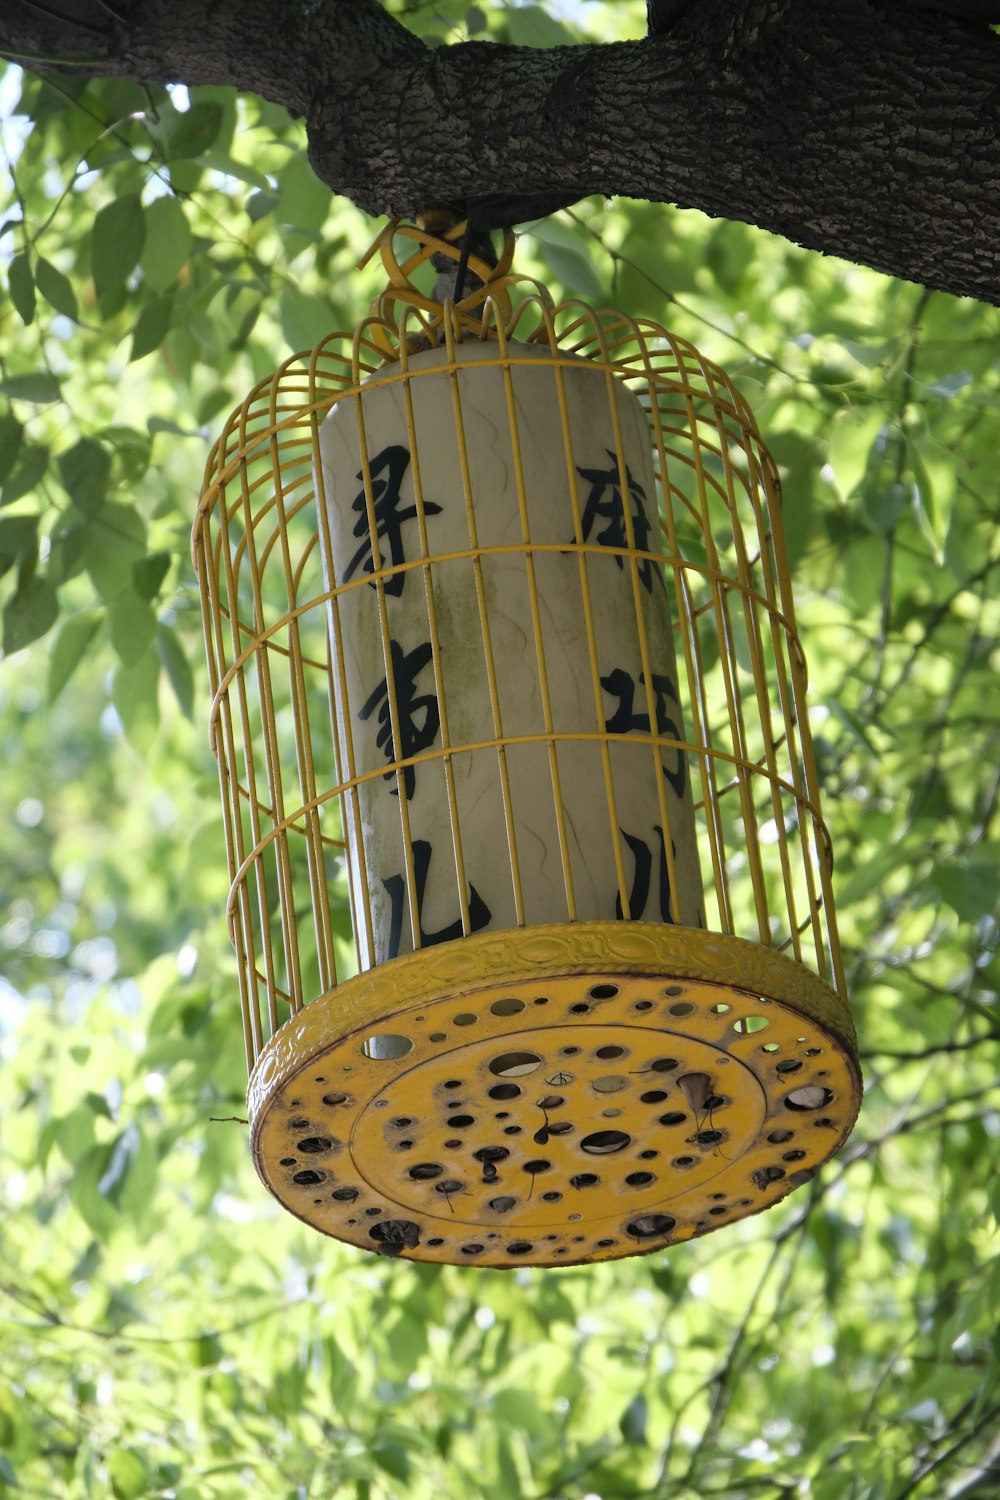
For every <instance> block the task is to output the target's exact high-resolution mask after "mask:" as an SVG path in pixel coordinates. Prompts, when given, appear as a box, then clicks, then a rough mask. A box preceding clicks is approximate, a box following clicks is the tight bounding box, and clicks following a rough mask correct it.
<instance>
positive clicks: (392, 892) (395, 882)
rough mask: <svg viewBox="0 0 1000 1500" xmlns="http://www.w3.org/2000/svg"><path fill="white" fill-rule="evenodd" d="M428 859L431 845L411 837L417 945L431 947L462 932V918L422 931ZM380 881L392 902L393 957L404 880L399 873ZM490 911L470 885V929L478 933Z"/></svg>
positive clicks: (400, 920) (399, 928)
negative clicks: (434, 929)
mask: <svg viewBox="0 0 1000 1500" xmlns="http://www.w3.org/2000/svg"><path fill="white" fill-rule="evenodd" d="M430 862H431V846H430V844H429V843H428V842H427V840H426V839H414V840H413V875H414V879H415V880H416V885H417V914H418V920H419V923H420V946H421V948H430V947H432V946H433V945H434V944H435V943H450V942H451V941H452V940H453V939H454V938H460V937H462V935H463V929H462V918H461V917H457V918H456V919H455V921H454V922H452V923H451V925H450V926H448V927H441V928H439V929H438V931H437V932H425V931H424V927H423V919H422V916H421V913H422V909H423V904H424V887H425V886H426V884H427V871H428V869H429V868H430ZM382 884H383V885H384V886H385V888H386V890H387V891H388V892H389V899H390V900H391V902H392V915H391V917H390V922H389V957H390V958H395V957H396V956H397V954H398V953H399V941H400V938H401V936H402V932H403V914H404V912H405V911H406V879H405V877H404V876H402V875H391V876H390V877H389V879H388V880H383V881H382ZM492 915H493V913H492V912H491V911H490V909H489V907H488V906H487V905H486V902H485V901H484V900H483V898H482V896H480V894H479V892H478V891H477V890H476V887H475V886H474V885H470V886H469V931H470V932H479V930H480V929H481V928H483V927H486V926H487V925H488V924H489V921H490V919H491V917H492Z"/></svg>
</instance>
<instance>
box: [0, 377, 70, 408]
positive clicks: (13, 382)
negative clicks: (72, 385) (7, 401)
mask: <svg viewBox="0 0 1000 1500" xmlns="http://www.w3.org/2000/svg"><path fill="white" fill-rule="evenodd" d="M0 391H3V392H4V394H5V395H7V396H9V397H10V398H11V400H12V401H31V402H32V403H33V404H34V405H35V406H48V405H49V403H50V402H52V401H58V400H59V397H60V395H61V391H60V388H59V382H58V380H57V379H56V377H55V376H54V375H50V374H49V372H48V370H30V371H28V372H26V373H25V374H23V375H5V376H4V377H3V379H2V380H0Z"/></svg>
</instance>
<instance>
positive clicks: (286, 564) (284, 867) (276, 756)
mask: <svg viewBox="0 0 1000 1500" xmlns="http://www.w3.org/2000/svg"><path fill="white" fill-rule="evenodd" d="M278 394H279V392H278V387H277V385H275V386H272V388H271V413H270V416H271V431H270V444H269V446H270V453H271V474H272V482H273V496H274V507H275V525H276V528H277V533H278V539H279V542H280V547H281V557H282V564H283V572H284V581H285V598H286V600H287V602H288V608H287V610H286V612H285V615H284V621H283V623H284V627H285V630H286V632H287V638H288V667H289V675H290V677H291V679H292V685H291V686H292V691H291V700H292V702H291V708H292V719H293V723H294V727H295V738H296V741H297V742H298V740H299V736H300V733H301V723H300V718H299V711H300V709H301V708H302V707H303V705H302V702H301V700H298V701H297V699H296V691H295V689H296V687H297V682H296V666H297V671H298V674H299V675H300V674H301V670H302V663H301V659H299V660H298V662H297V663H296V657H297V656H300V652H299V642H298V621H297V619H296V617H295V605H296V599H295V584H294V581H293V578H292V568H291V561H290V558H289V556H288V534H287V515H286V507H285V484H284V473H283V471H282V449H283V447H284V446H285V442H284V441H283V440H279V437H278V431H277V430H276V429H277V422H278V414H277V410H276V407H277V397H278ZM265 567H266V563H265ZM261 601H262V603H263V589H261ZM281 623H282V621H281V620H280V619H279V620H277V621H275V628H277V626H278V625H280V624H281ZM266 692H267V699H268V709H269V712H268V714H267V716H266V731H267V732H266V734H265V738H264V744H265V754H266V756H267V769H268V781H269V783H270V786H271V796H272V801H273V807H274V822H275V827H276V836H275V845H276V849H275V852H276V855H277V863H278V901H279V905H280V908H281V929H282V934H283V937H284V945H285V954H284V957H285V972H286V974H287V976H288V1001H289V1007H290V1010H291V1013H292V1014H293V1015H295V1014H296V1013H297V1012H298V1011H300V1010H301V1009H302V1004H303V1001H302V963H301V955H300V951H299V933H298V922H297V919H296V911H295V888H294V881H293V878H292V866H291V859H290V856H289V850H288V834H289V828H288V825H287V822H286V814H285V791H284V783H283V777H282V765H281V745H280V742H279V740H278V725H277V714H276V712H275V707H274V686H273V683H272V680H271V666H270V660H268V663H267V683H266ZM296 748H297V749H298V744H297V746H296Z"/></svg>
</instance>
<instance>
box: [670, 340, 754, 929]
mask: <svg viewBox="0 0 1000 1500" xmlns="http://www.w3.org/2000/svg"><path fill="white" fill-rule="evenodd" d="M678 364H679V365H680V367H681V368H682V370H683V374H684V403H685V408H686V411H687V419H688V432H689V438H690V443H691V451H692V455H693V458H694V462H695V479H696V487H697V491H698V510H699V516H700V520H699V526H700V529H701V535H702V540H703V541H704V543H705V561H706V572H705V581H706V584H707V587H708V595H709V599H708V608H709V609H710V610H711V613H712V618H713V619H714V621H715V634H716V644H717V647H718V652H719V664H720V670H721V671H722V674H723V685H724V687H725V690H726V706H727V710H728V717H729V733H730V741H731V743H732V746H733V754H734V774H735V776H736V778H737V785H738V787H739V790H740V798H741V806H742V809H743V819H744V822H746V817H747V813H746V785H745V778H744V777H743V776H742V775H741V774H740V769H739V765H738V761H737V760H736V757H737V756H738V753H739V741H738V736H737V732H736V727H735V723H734V717H733V703H732V697H731V691H730V684H729V678H728V667H729V663H728V659H727V656H726V636H725V627H724V624H723V622H722V618H721V615H720V609H719V579H720V578H721V577H722V576H723V574H722V567H721V564H720V562H719V555H718V551H717V549H716V545H715V538H714V536H713V534H712V517H711V513H710V510H709V503H708V487H707V485H706V482H705V465H704V459H703V456H702V455H703V446H702V442H701V437H700V434H699V430H698V422H699V417H698V415H697V413H696V411H695V396H694V391H693V389H692V386H691V381H690V374H689V371H688V368H687V366H686V365H684V364H683V363H682V362H681V361H680V360H679V361H678ZM699 399H704V398H699ZM695 640H696V642H697V644H698V660H699V667H701V665H702V661H701V644H700V641H699V639H698V636H697V633H696V634H695ZM702 704H703V707H704V709H705V714H706V719H705V723H706V729H707V732H708V743H709V745H710V746H711V744H712V742H713V733H712V728H711V718H710V716H709V715H708V704H707V696H706V694H705V684H704V673H703V672H702ZM710 775H711V782H712V800H713V804H714V807H715V818H716V820H717V821H716V827H717V830H718V838H719V855H720V861H721V863H720V873H721V877H722V887H721V889H723V890H724V891H725V902H726V907H727V909H728V913H729V921H730V924H731V925H730V926H729V927H728V928H727V929H726V930H727V931H735V926H734V925H732V924H733V922H734V912H733V906H732V892H731V891H730V889H729V869H728V862H727V859H726V839H725V824H724V822H723V818H722V807H721V803H720V792H719V786H718V780H717V773H716V768H715V756H714V753H713V758H712V762H711V773H710ZM713 853H714V851H713Z"/></svg>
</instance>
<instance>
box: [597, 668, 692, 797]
mask: <svg viewBox="0 0 1000 1500" xmlns="http://www.w3.org/2000/svg"><path fill="white" fill-rule="evenodd" d="M639 681H640V683H642V685H643V686H645V683H646V674H645V672H640V673H639ZM652 682H653V693H654V694H655V699H656V732H657V734H662V735H665V736H667V737H669V738H670V739H672V740H679V739H680V738H681V732H680V730H679V729H678V727H677V725H676V724H675V723H674V721H673V719H672V718H671V717H670V715H669V714H668V712H667V701H668V700H669V701H670V702H672V703H676V702H677V691H676V689H675V687H674V685H673V683H672V682H671V681H670V678H669V677H663V676H661V675H660V674H659V673H657V672H654V673H653V674H652ZM601 687H602V688H604V690H605V692H608V693H610V694H611V696H612V697H613V698H617V699H618V707H617V708H616V709H615V711H614V713H613V714H612V715H611V718H610V719H607V720H605V724H604V727H605V729H606V730H607V732H608V733H609V734H631V732H632V731H633V730H638V731H639V732H640V733H642V734H649V733H650V728H649V714H643V713H636V711H635V709H634V708H633V707H632V703H633V700H634V698H635V680H634V678H632V677H630V676H629V674H628V672H626V671H625V670H624V668H622V667H616V668H615V670H614V671H613V672H612V673H611V674H610V675H609V676H607V677H602V678H601ZM686 765H687V757H686V756H685V754H684V752H683V751H682V750H678V752H677V769H676V771H671V770H670V768H669V766H664V767H663V774H664V776H665V777H666V778H667V780H668V781H669V783H670V785H671V786H672V787H673V789H674V791H675V792H676V793H677V795H678V797H683V795H684V781H685V768H686Z"/></svg>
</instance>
